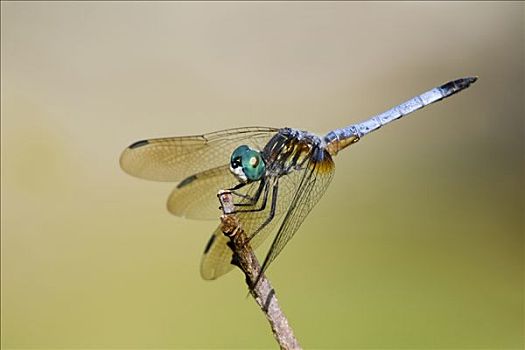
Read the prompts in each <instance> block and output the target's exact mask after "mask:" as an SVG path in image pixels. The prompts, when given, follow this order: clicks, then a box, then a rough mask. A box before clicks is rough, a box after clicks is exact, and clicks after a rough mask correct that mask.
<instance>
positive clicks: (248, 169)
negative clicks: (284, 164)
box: [230, 145, 266, 182]
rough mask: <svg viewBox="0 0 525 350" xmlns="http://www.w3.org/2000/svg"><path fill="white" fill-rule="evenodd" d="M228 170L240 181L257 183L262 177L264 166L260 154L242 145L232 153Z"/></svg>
mask: <svg viewBox="0 0 525 350" xmlns="http://www.w3.org/2000/svg"><path fill="white" fill-rule="evenodd" d="M230 170H231V171H232V173H233V174H234V175H235V176H237V177H238V178H239V179H240V180H241V181H244V182H246V181H257V180H260V179H261V178H262V176H263V175H264V171H265V170H266V166H265V165H264V161H263V159H262V157H261V152H259V151H256V150H253V149H251V148H250V147H248V146H246V145H242V146H239V147H237V148H236V149H235V151H233V153H232V156H231V160H230Z"/></svg>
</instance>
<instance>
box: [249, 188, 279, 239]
mask: <svg viewBox="0 0 525 350" xmlns="http://www.w3.org/2000/svg"><path fill="white" fill-rule="evenodd" d="M278 191H279V187H278V186H277V184H276V185H275V186H273V189H272V203H271V206H270V213H269V214H268V217H267V218H266V219H265V220H264V221H263V223H262V224H261V225H260V226H259V227H258V228H257V230H255V231H254V232H253V233H251V234H250V235H249V237H248V241H247V242H246V243H250V241H251V240H252V238H253V237H255V236H257V234H258V233H259V232H261V230H262V229H263V228H265V227H266V225H268V224H269V223H270V222H271V221H272V220H273V218H274V217H275V210H276V208H277V193H278ZM266 197H268V195H266ZM266 199H267V198H266ZM265 204H266V200H265Z"/></svg>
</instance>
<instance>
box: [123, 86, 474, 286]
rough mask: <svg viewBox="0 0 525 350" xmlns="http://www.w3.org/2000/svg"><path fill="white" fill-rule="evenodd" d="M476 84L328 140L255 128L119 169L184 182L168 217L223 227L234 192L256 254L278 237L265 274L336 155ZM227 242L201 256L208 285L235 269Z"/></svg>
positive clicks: (172, 144) (146, 148)
mask: <svg viewBox="0 0 525 350" xmlns="http://www.w3.org/2000/svg"><path fill="white" fill-rule="evenodd" d="M475 81H476V78H475V77H468V78H462V79H458V80H455V81H451V82H449V83H446V84H443V85H441V86H439V87H437V88H434V89H432V90H429V91H427V92H425V93H423V94H421V95H418V96H416V97H414V98H412V99H410V100H408V101H406V102H405V103H402V104H400V105H398V106H396V107H394V108H392V109H390V110H388V111H386V112H383V113H381V114H379V115H377V116H374V117H372V118H370V119H369V120H367V121H365V122H362V123H359V124H355V125H350V126H348V127H346V128H342V129H336V130H332V131H330V132H329V133H328V134H327V135H326V136H325V137H324V138H320V137H318V136H316V135H313V134H311V133H309V132H306V131H299V130H295V129H290V128H283V129H276V128H264V127H249V128H236V129H229V130H224V131H218V132H214V133H210V134H204V135H197V136H186V137H171V138H161V139H150V140H143V141H139V142H135V143H133V144H132V145H131V146H129V147H127V148H126V149H125V150H124V152H123V153H122V155H121V157H120V165H121V167H122V169H124V171H126V172H127V173H129V174H131V175H133V176H137V177H140V178H145V179H149V180H156V181H176V182H179V184H178V185H177V186H176V187H175V189H174V190H173V191H172V193H171V195H170V197H169V199H168V210H169V211H170V212H171V213H172V214H174V215H177V216H182V217H188V218H193V219H215V220H217V218H218V216H219V215H220V212H219V210H218V209H217V207H218V203H217V197H216V194H217V192H218V191H219V190H223V189H232V190H233V192H232V193H233V194H234V195H235V196H236V197H235V198H237V202H236V203H235V206H236V209H237V211H236V215H237V217H238V218H239V221H240V223H241V225H242V228H243V230H244V231H245V232H246V233H247V235H248V237H249V238H250V244H251V246H252V247H253V248H256V247H257V246H259V245H260V244H261V243H262V242H263V241H264V240H265V239H266V237H268V235H269V233H270V232H272V231H273V230H274V229H276V231H277V232H276V234H275V237H274V239H273V242H272V244H271V247H270V250H269V251H268V253H267V255H266V258H265V260H264V262H263V265H262V268H261V270H262V271H263V272H264V270H265V269H266V268H267V267H268V266H269V264H270V263H271V262H272V261H273V260H274V259H275V258H276V257H277V255H278V254H279V253H280V252H281V250H282V249H283V248H284V246H285V245H286V243H287V242H288V241H289V240H290V239H291V238H292V237H293V235H294V234H295V232H296V231H297V230H298V228H299V226H300V225H301V224H302V222H303V221H304V219H305V218H306V216H307V215H308V213H309V212H310V210H311V209H312V208H313V207H314V206H315V204H316V203H317V202H318V201H319V199H320V198H321V197H322V195H323V193H324V192H325V190H326V188H327V187H328V184H329V183H330V180H331V179H332V175H333V172H334V169H335V167H334V163H333V161H332V157H333V156H335V155H336V154H337V153H338V152H339V151H340V150H341V149H343V148H345V147H347V146H349V145H351V144H353V143H355V142H357V141H358V140H360V139H361V138H362V137H363V136H365V135H367V134H368V133H370V132H372V131H374V130H377V129H378V128H380V127H381V126H383V125H386V124H388V123H390V122H392V121H393V120H396V119H398V118H401V117H403V116H405V115H408V114H410V113H412V112H414V111H416V110H418V109H421V108H423V107H424V106H426V105H429V104H431V103H433V102H436V101H439V100H441V99H444V98H446V97H448V96H451V95H453V94H455V93H457V92H459V91H461V90H463V89H465V88H467V87H469V86H470V84H472V83H473V82H475ZM227 242H228V238H226V236H225V235H223V234H222V231H221V228H220V227H218V228H217V229H216V230H215V232H214V233H213V235H212V237H211V238H210V240H209V242H208V244H207V245H206V248H205V250H204V255H203V257H202V261H201V275H202V277H203V278H204V279H215V278H217V277H220V276H222V275H223V274H225V273H227V272H228V271H230V270H231V269H232V268H233V265H231V260H232V252H231V250H230V248H229V247H228V246H227Z"/></svg>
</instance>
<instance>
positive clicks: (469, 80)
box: [439, 77, 478, 97]
mask: <svg viewBox="0 0 525 350" xmlns="http://www.w3.org/2000/svg"><path fill="white" fill-rule="evenodd" d="M476 80H478V77H466V78H461V79H456V80H453V81H449V82H448V83H445V84H443V85H441V86H440V87H439V89H441V91H442V92H443V94H444V97H446V96H450V95H452V94H455V93H456V92H459V91H461V90H463V89H466V88H468V87H469V86H470V84H473V83H474V82H475V81H476Z"/></svg>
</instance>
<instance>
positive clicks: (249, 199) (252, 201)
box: [230, 180, 266, 207]
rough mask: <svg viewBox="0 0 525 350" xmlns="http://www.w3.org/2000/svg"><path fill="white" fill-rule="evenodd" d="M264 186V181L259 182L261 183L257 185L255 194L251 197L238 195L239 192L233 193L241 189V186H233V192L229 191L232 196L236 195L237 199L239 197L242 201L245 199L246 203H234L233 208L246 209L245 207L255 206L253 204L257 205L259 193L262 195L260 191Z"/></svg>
mask: <svg viewBox="0 0 525 350" xmlns="http://www.w3.org/2000/svg"><path fill="white" fill-rule="evenodd" d="M265 184H266V182H265V181H264V180H261V182H260V183H259V187H258V188H257V191H256V192H255V194H254V195H253V196H251V195H249V194H243V193H239V192H237V191H235V189H238V188H241V187H243V186H239V185H237V186H235V187H234V189H233V190H230V191H231V193H233V194H234V195H236V196H238V197H241V198H243V199H247V201H246V202H240V203H236V204H235V206H240V207H243V206H244V207H246V206H252V205H255V203H257V201H258V200H259V198H260V197H261V193H262V190H263V189H264V187H265ZM243 185H245V184H243Z"/></svg>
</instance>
